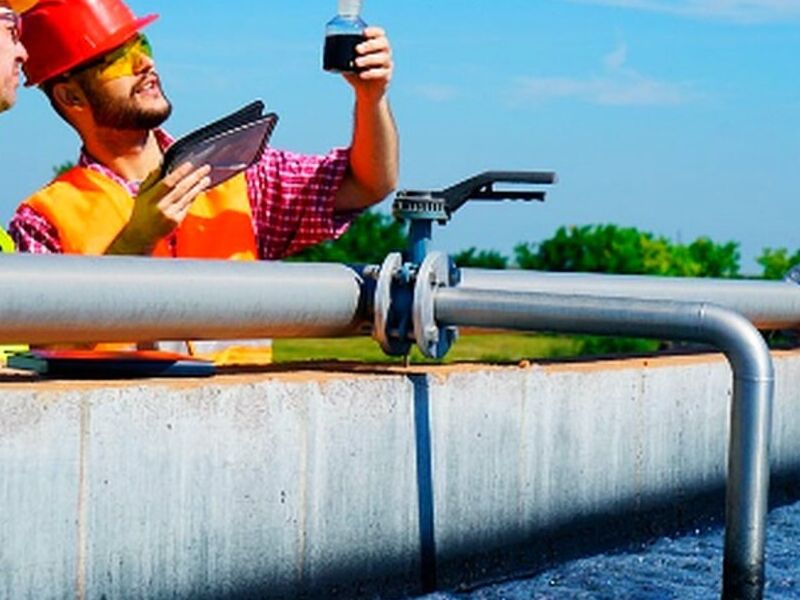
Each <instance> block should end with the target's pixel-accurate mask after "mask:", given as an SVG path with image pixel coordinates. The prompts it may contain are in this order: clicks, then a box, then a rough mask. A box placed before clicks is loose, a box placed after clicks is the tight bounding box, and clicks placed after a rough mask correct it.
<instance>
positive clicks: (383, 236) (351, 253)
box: [289, 211, 407, 264]
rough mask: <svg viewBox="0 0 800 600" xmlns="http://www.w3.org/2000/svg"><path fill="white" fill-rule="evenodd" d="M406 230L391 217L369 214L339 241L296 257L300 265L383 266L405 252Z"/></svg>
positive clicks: (360, 218)
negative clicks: (392, 254) (389, 257)
mask: <svg viewBox="0 0 800 600" xmlns="http://www.w3.org/2000/svg"><path fill="white" fill-rule="evenodd" d="M406 245H407V241H406V228H405V226H404V225H402V224H401V223H398V222H397V221H395V220H394V219H393V218H392V217H390V216H389V215H385V214H383V213H379V212H374V211H366V212H364V214H362V215H361V216H360V217H358V218H357V219H356V220H355V221H354V222H353V224H352V225H351V226H350V229H348V230H347V232H346V233H345V234H344V235H343V236H342V237H341V238H339V239H338V240H335V241H328V242H323V243H322V244H318V245H316V246H312V247H311V248H306V249H305V250H303V251H302V252H300V253H298V254H296V255H294V256H292V257H290V258H289V260H292V261H298V262H338V263H350V264H381V263H382V262H383V259H384V258H386V255H387V254H389V253H390V252H401V251H403V250H405V248H406Z"/></svg>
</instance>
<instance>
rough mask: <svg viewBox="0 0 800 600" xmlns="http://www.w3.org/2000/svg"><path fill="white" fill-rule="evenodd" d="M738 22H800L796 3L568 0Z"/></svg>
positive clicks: (793, 0) (773, 0)
mask: <svg viewBox="0 0 800 600" xmlns="http://www.w3.org/2000/svg"><path fill="white" fill-rule="evenodd" d="M568 1H570V2H576V3H581V4H600V5H606V6H618V7H622V8H632V9H638V10H649V11H656V12H663V13H669V14H673V15H679V16H684V17H694V18H702V19H718V20H724V21H734V22H739V23H768V22H783V21H800V1H798V0H568Z"/></svg>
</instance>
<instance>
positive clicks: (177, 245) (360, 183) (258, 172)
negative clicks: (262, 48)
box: [11, 0, 398, 260]
mask: <svg viewBox="0 0 800 600" xmlns="http://www.w3.org/2000/svg"><path fill="white" fill-rule="evenodd" d="M156 18H157V16H156V15H149V16H145V17H142V18H137V17H136V16H135V15H134V14H133V12H132V11H131V10H130V9H129V8H128V7H127V6H126V5H125V4H124V3H123V2H122V0H40V2H39V3H38V4H37V5H36V6H35V7H34V8H33V9H32V10H30V11H28V12H27V13H26V14H25V15H24V18H23V30H22V36H23V38H22V39H23V42H24V43H25V45H26V47H27V48H28V52H29V54H30V56H29V59H28V61H27V63H26V64H25V73H26V75H27V84H28V85H37V86H40V87H41V88H42V89H43V90H44V91H45V93H46V94H47V96H48V97H49V99H50V101H51V103H52V105H53V107H54V109H55V110H56V111H57V112H58V113H59V114H60V115H61V116H62V117H63V118H64V119H65V120H66V121H67V122H68V123H69V124H70V125H71V126H72V127H73V128H74V129H75V130H76V131H77V132H78V134H79V135H80V137H81V139H82V141H83V149H82V153H81V156H80V159H79V162H78V165H77V167H75V168H74V169H72V170H70V171H68V172H67V173H65V174H63V175H61V176H59V177H58V178H56V180H55V181H53V182H52V183H51V184H50V185H48V186H47V187H45V188H44V189H42V190H40V191H39V192H37V193H36V194H34V195H33V196H32V197H31V198H28V199H27V200H26V201H24V202H23V203H22V205H21V206H20V207H19V208H18V210H17V212H16V214H15V216H14V218H13V220H12V222H11V233H12V235H13V236H14V238H15V239H16V241H17V244H18V246H19V247H20V249H21V250H23V251H28V252H64V253H77V254H139V255H153V256H173V257H195V258H234V259H245V260H247V259H276V258H281V257H283V256H286V255H288V254H292V253H294V252H297V251H299V250H301V249H302V248H304V247H306V246H308V245H311V244H315V243H318V242H321V241H323V240H325V239H329V238H332V237H336V236H337V235H338V234H339V233H341V232H342V231H343V230H344V228H345V227H346V225H347V223H348V222H349V219H350V218H351V215H352V214H353V211H357V210H359V209H362V208H365V207H367V206H370V205H372V204H374V203H376V202H378V201H380V200H381V199H383V198H384V197H385V196H386V195H387V194H388V193H389V192H390V191H391V190H392V189H393V188H394V187H395V185H396V181H397V168H398V167H397V163H398V159H397V134H396V130H395V127H394V122H393V119H392V116H391V112H390V109H389V104H388V99H387V97H386V94H387V89H388V85H389V81H390V79H391V75H392V71H393V64H392V59H391V51H390V47H389V42H388V40H387V38H386V36H385V34H384V32H383V31H382V30H381V29H379V28H368V29H367V30H366V32H365V36H366V41H365V42H363V43H362V44H361V45H360V46H359V47H358V49H357V52H358V53H359V58H358V59H357V61H356V62H357V65H358V67H359V69H360V70H359V72H358V73H354V74H350V75H347V76H346V78H347V81H348V82H349V83H350V84H351V86H352V87H353V89H354V90H355V98H356V102H355V106H356V109H355V125H354V133H353V141H352V145H351V147H350V148H349V149H334V150H333V151H331V152H330V153H329V154H327V155H324V156H306V155H300V154H295V153H290V152H285V151H279V150H276V149H273V148H269V147H268V148H267V149H266V150H265V151H264V152H263V154H262V156H261V157H260V159H259V160H257V161H256V162H255V163H254V164H253V165H252V166H251V167H250V168H248V169H247V170H246V171H245V172H244V173H242V174H240V175H238V176H236V177H233V178H231V179H229V180H228V181H226V182H224V183H222V184H220V185H218V186H216V187H214V188H213V189H209V190H204V187H205V185H207V183H208V178H207V176H206V173H207V172H206V171H204V170H203V169H202V168H200V169H197V170H194V171H193V170H192V167H191V165H185V166H184V167H183V168H182V169H178V170H176V171H174V172H173V173H172V174H171V175H169V176H167V178H165V179H164V180H162V181H155V179H156V178H155V177H154V176H153V175H151V174H153V173H155V172H157V171H158V170H159V167H160V165H161V163H162V160H163V154H164V151H165V150H166V148H167V147H168V146H169V145H170V144H171V142H172V139H171V138H170V137H169V135H168V134H167V133H166V132H165V131H163V130H162V129H160V125H161V124H162V123H163V122H164V121H165V120H166V119H167V117H168V116H169V114H170V111H171V105H170V103H169V101H168V100H167V98H166V96H165V95H164V93H163V90H162V87H161V80H160V79H159V76H158V72H157V71H156V67H155V62H154V60H153V54H152V49H151V47H150V44H149V42H148V41H147V38H145V37H144V35H143V34H142V33H141V31H142V29H143V28H145V27H146V26H147V25H149V24H150V23H152V22H153V21H154V20H155V19H156ZM198 166H199V165H198ZM171 177H172V180H170V178H171ZM181 177H182V178H183V179H180V178H181ZM181 186H183V187H182V188H181ZM179 189H181V190H182V192H183V193H182V194H179V196H180V197H179V198H177V197H171V196H170V193H173V194H174V192H175V191H177V190H179ZM169 190H171V192H170V193H167V192H168V191H169ZM195 195H196V198H195ZM165 199H171V201H165Z"/></svg>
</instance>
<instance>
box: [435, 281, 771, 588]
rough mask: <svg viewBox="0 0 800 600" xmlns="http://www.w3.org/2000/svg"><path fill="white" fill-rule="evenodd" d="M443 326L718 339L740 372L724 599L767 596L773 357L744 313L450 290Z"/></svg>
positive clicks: (440, 294)
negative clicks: (767, 528)
mask: <svg viewBox="0 0 800 600" xmlns="http://www.w3.org/2000/svg"><path fill="white" fill-rule="evenodd" d="M434 312H435V317H436V322H437V324H439V326H477V327H489V328H504V329H516V330H539V331H556V332H563V333H590V334H600V335H634V336H647V337H657V338H662V339H676V340H690V341H699V342H705V343H709V344H713V345H714V346H716V347H717V348H719V349H720V350H721V351H722V352H724V353H725V355H726V356H727V358H728V361H729V362H730V365H731V368H732V370H733V375H734V377H733V399H732V401H731V409H730V410H731V412H730V434H729V435H730V438H729V451H728V477H727V483H726V512H725V557H724V563H723V584H722V597H723V598H724V599H726V600H728V599H730V600H732V599H734V598H735V599H745V600H759V599H760V598H762V597H763V592H764V549H765V541H766V515H767V501H768V496H769V442H770V428H771V423H772V402H773V395H774V371H773V366H772V357H771V356H770V353H769V349H768V348H767V345H766V344H765V343H764V340H763V338H762V337H761V335H760V334H759V332H758V331H757V330H756V329H755V327H753V325H752V324H751V323H750V322H749V321H748V320H747V319H745V318H744V317H743V316H741V315H739V314H738V313H735V312H733V311H731V310H729V309H726V308H722V307H718V306H714V305H710V304H705V303H696V302H674V301H661V300H639V299H633V298H618V297H617V298H609V297H597V296H572V295H566V294H561V295H560V294H535V293H523V292H505V291H497V290H469V289H459V288H443V289H440V290H438V291H437V292H436V293H435V295H434Z"/></svg>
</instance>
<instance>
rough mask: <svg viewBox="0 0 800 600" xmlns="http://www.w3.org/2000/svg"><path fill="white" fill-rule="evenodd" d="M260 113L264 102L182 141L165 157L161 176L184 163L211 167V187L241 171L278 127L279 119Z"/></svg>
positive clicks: (169, 150) (232, 115) (273, 115)
mask: <svg viewBox="0 0 800 600" xmlns="http://www.w3.org/2000/svg"><path fill="white" fill-rule="evenodd" d="M263 111H264V104H263V102H261V101H256V102H253V103H252V104H249V105H247V106H245V107H244V108H242V109H240V110H238V111H236V112H234V113H232V114H230V115H228V116H226V117H223V118H222V119H219V120H218V121H215V122H213V123H210V124H209V125H206V126H204V127H202V128H201V129H198V130H196V131H193V132H192V133H190V134H188V135H186V136H184V137H182V138H181V139H179V140H178V141H176V142H175V143H174V144H173V145H172V146H170V148H169V149H168V150H167V152H166V154H165V155H164V163H163V166H162V169H161V176H162V177H164V176H166V175H168V174H169V173H171V172H172V171H173V170H175V169H176V168H178V167H179V166H180V165H182V164H184V163H186V162H191V163H192V164H193V165H195V166H196V167H199V166H201V165H210V166H211V174H210V177H211V186H210V187H214V186H215V185H219V184H220V183H222V182H224V181H226V180H228V179H230V178H231V177H233V176H234V175H236V174H237V173H240V172H242V171H244V170H245V169H246V168H247V167H249V166H250V165H251V164H253V163H254V162H255V161H256V160H258V158H259V156H261V153H262V152H263V151H264V148H265V147H266V145H267V143H268V142H269V138H270V136H271V135H272V132H273V130H274V129H275V126H276V125H277V123H278V115H276V114H275V113H268V114H263Z"/></svg>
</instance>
